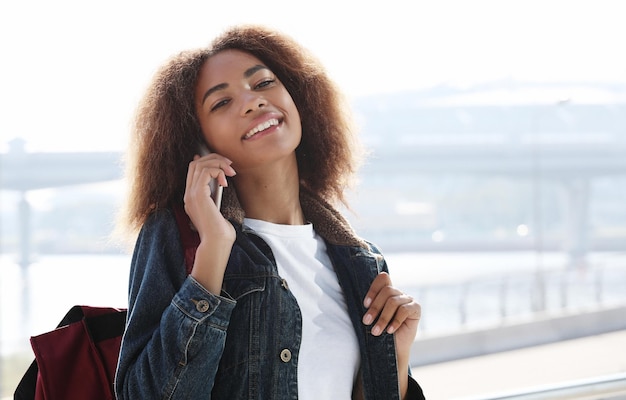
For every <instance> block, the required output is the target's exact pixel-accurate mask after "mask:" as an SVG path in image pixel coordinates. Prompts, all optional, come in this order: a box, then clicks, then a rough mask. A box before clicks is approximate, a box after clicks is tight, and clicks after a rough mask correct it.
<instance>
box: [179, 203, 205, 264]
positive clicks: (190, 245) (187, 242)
mask: <svg viewBox="0 0 626 400" xmlns="http://www.w3.org/2000/svg"><path fill="white" fill-rule="evenodd" d="M172 208H173V210H174V216H175V217H176V223H177V224H178V231H179V232H180V241H181V243H182V245H183V252H184V254H185V266H186V267H187V274H190V273H191V269H192V268H193V262H194V260H195V259H196V249H197V248H198V245H200V236H199V235H198V231H196V229H195V228H194V227H193V224H192V223H191V219H190V218H189V216H188V215H187V213H186V212H185V209H184V208H183V206H182V204H177V205H175V206H173V207H172Z"/></svg>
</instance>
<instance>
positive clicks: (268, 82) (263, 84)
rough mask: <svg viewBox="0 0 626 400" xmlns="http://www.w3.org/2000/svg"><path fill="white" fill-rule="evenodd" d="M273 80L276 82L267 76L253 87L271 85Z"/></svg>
mask: <svg viewBox="0 0 626 400" xmlns="http://www.w3.org/2000/svg"><path fill="white" fill-rule="evenodd" d="M274 82H276V79H273V78H267V79H264V80H262V81H261V82H259V83H258V84H257V85H256V86H255V87H254V88H255V89H263V88H266V87H268V86H271V85H273V84H274Z"/></svg>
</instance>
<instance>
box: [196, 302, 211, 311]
mask: <svg viewBox="0 0 626 400" xmlns="http://www.w3.org/2000/svg"><path fill="white" fill-rule="evenodd" d="M195 303H196V310H198V311H199V312H201V313H205V312H207V311H209V308H210V306H209V302H208V301H206V300H199V301H195Z"/></svg>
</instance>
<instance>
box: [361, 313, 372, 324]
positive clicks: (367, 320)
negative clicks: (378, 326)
mask: <svg viewBox="0 0 626 400" xmlns="http://www.w3.org/2000/svg"><path fill="white" fill-rule="evenodd" d="M373 319H374V318H372V316H371V315H370V314H365V318H363V323H364V324H365V325H369V324H371V323H372V320H373Z"/></svg>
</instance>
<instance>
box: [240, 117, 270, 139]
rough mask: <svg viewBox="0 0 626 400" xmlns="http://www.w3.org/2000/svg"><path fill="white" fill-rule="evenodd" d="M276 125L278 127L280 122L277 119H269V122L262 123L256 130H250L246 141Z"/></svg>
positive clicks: (245, 137)
mask: <svg viewBox="0 0 626 400" xmlns="http://www.w3.org/2000/svg"><path fill="white" fill-rule="evenodd" d="M276 125H278V120H277V119H276V118H272V119H269V120H267V121H265V122H262V123H260V124H258V125H257V126H255V127H254V128H252V129H251V130H250V132H248V133H246V135H245V136H244V137H243V138H244V139H249V138H251V137H252V136H254V135H255V134H256V133H259V132H261V131H264V130H266V129H267V128H269V127H270V126H276Z"/></svg>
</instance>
